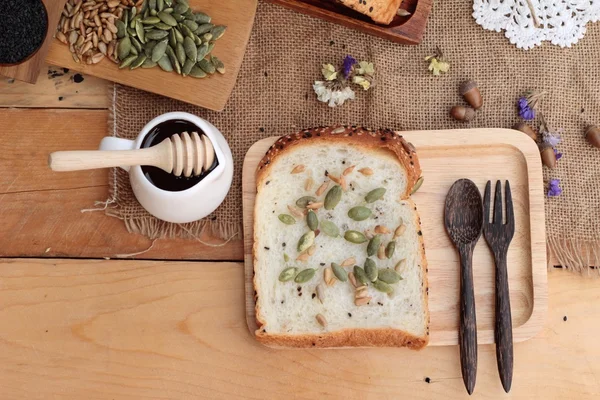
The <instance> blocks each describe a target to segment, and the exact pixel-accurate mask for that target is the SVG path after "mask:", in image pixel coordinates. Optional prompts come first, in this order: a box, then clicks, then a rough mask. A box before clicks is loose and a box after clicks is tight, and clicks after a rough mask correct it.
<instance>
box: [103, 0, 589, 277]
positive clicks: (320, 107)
mask: <svg viewBox="0 0 600 400" xmlns="http://www.w3.org/2000/svg"><path fill="white" fill-rule="evenodd" d="M471 12H472V1H470V0H443V1H436V2H435V5H434V10H433V13H432V15H431V18H430V20H429V24H428V27H427V32H426V35H425V39H424V41H423V43H422V44H421V45H420V46H402V45H397V44H395V43H392V42H389V41H387V40H383V39H378V38H375V37H371V36H368V35H365V34H362V33H359V32H356V31H353V30H350V29H347V28H344V27H341V26H338V25H335V24H331V23H327V22H324V21H322V20H319V19H315V18H311V17H308V16H304V15H301V14H298V13H296V12H293V11H290V10H288V9H286V8H282V7H280V6H277V5H273V4H269V3H265V2H261V3H260V4H259V7H258V12H257V16H256V21H255V25H254V30H253V32H252V36H251V38H250V43H249V44H248V49H247V52H246V56H245V59H244V62H243V66H242V69H241V71H240V74H239V77H238V80H237V85H236V87H235V89H234V91H233V94H232V96H231V99H230V100H229V103H228V104H227V107H226V109H225V110H224V111H223V112H221V113H216V112H210V111H206V110H203V109H200V108H197V107H193V106H190V105H187V104H184V103H180V102H177V101H174V100H171V99H168V98H164V97H160V96H156V95H152V94H148V93H145V92H142V91H138V90H135V89H130V88H127V87H123V86H119V85H116V86H115V89H114V97H113V99H114V104H113V111H114V112H113V113H112V115H113V116H114V130H113V128H112V127H111V132H110V134H114V135H117V136H120V137H125V138H133V137H135V136H136V135H137V134H138V132H139V131H140V129H141V128H142V126H143V125H144V124H145V123H146V122H147V121H149V120H150V119H152V118H154V117H155V116H157V115H159V114H162V113H165V112H168V111H188V112H191V113H194V114H197V115H199V116H201V117H203V118H206V119H208V120H209V121H211V122H212V123H213V124H214V125H215V126H217V127H218V128H219V129H220V130H221V131H222V132H223V133H224V135H225V137H226V138H227V140H228V142H229V144H230V146H231V149H232V151H233V156H234V160H235V173H234V180H233V185H232V189H231V192H230V193H229V195H228V196H227V198H226V200H225V202H224V203H223V204H222V205H221V207H219V209H217V210H216V212H215V213H214V214H213V215H211V216H210V217H209V218H207V219H205V220H203V221H199V222H196V223H192V224H187V225H183V226H181V225H174V224H167V223H164V222H161V221H158V220H157V219H155V218H153V217H152V216H150V215H149V214H148V213H147V212H145V211H144V209H142V207H141V206H140V205H139V204H138V203H137V201H136V200H135V198H134V196H133V194H132V191H131V188H130V187H129V180H128V177H127V174H126V173H124V172H123V171H120V170H116V171H115V175H114V176H113V178H112V179H111V185H112V188H113V191H112V194H113V195H114V197H113V199H112V200H113V201H114V206H115V207H114V208H109V209H108V211H107V212H108V214H109V215H112V216H116V217H119V218H122V219H123V220H124V221H125V223H126V225H127V228H128V229H129V230H130V231H131V232H138V233H141V234H143V235H147V236H149V237H151V238H157V237H165V236H167V237H171V236H187V237H189V236H190V235H194V236H197V235H199V234H200V233H201V232H202V230H208V231H210V232H212V233H213V234H215V235H217V236H218V237H221V238H230V237H231V236H232V235H235V234H238V235H240V236H239V237H241V232H242V212H241V204H242V201H241V179H242V175H241V167H242V160H243V158H244V155H245V153H246V151H247V150H248V148H249V147H250V146H251V145H252V144H253V143H254V142H256V141H257V140H258V139H261V138H263V137H267V136H272V135H282V134H285V133H290V132H293V131H295V130H297V129H301V128H305V127H312V126H319V125H329V124H334V123H345V124H357V125H364V126H368V127H374V128H377V127H389V128H393V129H398V130H419V129H440V128H464V127H466V125H463V124H461V123H459V122H456V121H453V120H452V119H450V118H449V116H448V109H449V108H450V107H451V106H452V105H454V104H457V103H460V102H461V99H460V97H459V95H458V93H457V87H458V85H459V83H460V82H461V81H462V80H464V79H466V78H471V79H474V80H476V81H477V82H478V84H479V86H480V87H481V90H482V94H483V97H484V99H485V104H484V107H483V108H482V109H481V110H480V111H478V113H477V117H476V119H475V120H474V121H473V122H471V124H470V125H469V126H470V127H511V126H512V125H513V124H514V123H515V122H517V121H519V117H518V115H517V111H516V108H515V102H516V100H517V98H518V97H519V96H520V95H521V94H523V92H524V91H526V90H527V89H539V90H545V91H547V92H548V95H547V96H546V98H545V100H544V103H543V112H544V114H545V115H546V117H547V118H546V119H547V121H548V123H549V124H550V125H551V126H553V127H557V128H558V127H560V128H563V129H564V130H565V132H564V134H563V141H562V143H561V144H560V145H559V149H560V150H561V151H562V152H563V153H564V156H563V158H562V159H561V160H560V161H559V163H558V168H557V169H555V170H554V171H548V170H547V169H545V171H544V178H545V181H546V182H547V181H548V179H550V178H558V179H560V180H561V186H562V188H563V190H564V193H563V194H562V195H561V196H559V197H555V198H546V202H545V203H546V222H547V241H548V244H549V249H550V252H551V253H552V255H554V256H555V257H556V259H557V260H558V261H559V262H560V263H561V265H563V266H566V267H568V268H570V269H575V270H588V268H587V266H590V265H600V226H599V225H600V224H599V222H600V188H599V185H600V150H598V149H595V148H592V147H591V146H588V145H587V144H586V142H585V141H584V140H583V129H584V127H585V126H586V125H587V124H588V123H591V122H595V123H596V124H600V73H599V72H598V71H599V66H598V60H599V59H600V58H599V57H600V24H590V25H589V26H588V27H589V29H588V31H587V34H586V36H585V38H583V39H582V40H581V41H580V42H579V43H578V44H577V45H576V46H575V47H574V48H572V49H561V48H559V47H556V46H552V45H549V44H546V45H543V46H542V47H540V48H535V49H533V50H530V51H523V50H519V49H517V48H515V46H513V45H511V44H510V43H509V42H508V41H507V39H506V38H505V37H504V35H503V34H502V33H494V32H489V31H484V30H483V29H482V28H481V27H480V26H478V25H477V24H476V23H475V21H474V20H473V18H472V16H471ZM436 46H439V47H440V48H441V49H442V50H443V52H444V54H445V55H446V57H447V58H448V60H449V61H450V63H451V69H450V72H449V73H448V74H446V75H445V76H442V77H433V76H432V75H430V73H429V72H428V71H427V68H426V67H427V64H426V63H425V61H424V57H425V56H427V55H429V54H433V53H434V49H435V48H436ZM346 54H351V55H353V56H354V57H356V58H358V59H364V60H370V61H372V62H374V64H375V67H376V72H377V86H376V88H375V89H373V90H370V91H369V92H359V91H358V90H357V94H358V96H357V99H356V100H355V101H352V102H349V103H347V104H345V105H344V106H342V107H338V108H334V109H331V108H329V107H327V105H325V104H323V103H320V102H318V101H317V100H316V96H315V94H314V93H313V91H312V87H311V85H312V83H313V82H314V81H315V79H319V78H320V76H321V72H320V70H321V65H322V64H323V63H325V62H331V63H334V64H337V63H339V62H341V60H342V58H343V57H344V55H346ZM198 95H201V93H199V94H198Z"/></svg>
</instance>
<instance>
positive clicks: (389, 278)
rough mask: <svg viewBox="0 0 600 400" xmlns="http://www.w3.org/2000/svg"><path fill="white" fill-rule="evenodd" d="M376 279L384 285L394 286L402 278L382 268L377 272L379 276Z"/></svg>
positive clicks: (390, 270)
mask: <svg viewBox="0 0 600 400" xmlns="http://www.w3.org/2000/svg"><path fill="white" fill-rule="evenodd" d="M377 279H379V280H380V281H383V282H385V283H389V284H394V283H398V282H399V281H400V279H402V277H401V276H400V274H398V273H397V272H396V271H394V270H393V269H390V268H382V269H380V270H379V276H378V278H377Z"/></svg>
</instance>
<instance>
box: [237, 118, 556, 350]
mask: <svg viewBox="0 0 600 400" xmlns="http://www.w3.org/2000/svg"><path fill="white" fill-rule="evenodd" d="M482 130H483V131H485V132H486V134H482V133H481V131H482ZM475 131H479V132H475ZM399 133H401V134H402V135H404V136H409V138H408V139H409V140H410V141H412V142H413V143H414V144H415V146H416V147H417V151H418V150H419V149H422V148H428V149H432V148H439V147H455V146H456V147H458V146H468V147H473V146H477V147H488V146H490V144H494V145H496V146H497V145H501V146H507V147H510V148H512V149H513V150H515V151H517V152H519V153H521V154H522V156H523V157H524V159H525V163H526V169H527V175H528V179H527V182H528V186H529V197H528V200H529V211H530V213H529V221H530V224H529V227H530V232H529V233H530V237H529V238H530V246H531V268H532V273H531V288H532V292H533V305H532V308H531V314H530V315H529V318H528V319H527V321H526V322H525V323H524V324H522V325H520V326H518V327H516V328H513V341H514V342H523V341H526V340H529V339H531V338H532V337H534V336H535V335H537V334H538V333H539V332H540V331H541V329H542V327H543V325H544V322H545V319H546V314H547V308H548V270H547V255H546V247H545V238H546V229H545V226H546V225H545V213H544V207H543V202H542V207H532V199H533V198H536V197H538V198H543V196H544V192H543V175H542V164H541V159H540V157H539V150H538V148H537V146H536V144H535V143H534V142H533V141H532V140H531V138H529V137H528V136H526V135H523V133H522V132H519V131H516V130H513V129H503V128H473V129H450V130H423V131H402V132H399ZM413 135H414V136H413ZM425 136H426V140H427V142H423V143H421V140H424V141H425ZM279 137H280V136H271V137H268V138H264V139H261V140H259V141H257V142H255V143H254V144H253V145H252V146H251V147H250V148H249V149H248V151H247V152H246V157H244V163H243V167H242V193H243V196H242V197H243V199H242V200H243V226H244V286H245V289H246V290H245V294H244V298H245V303H246V304H245V306H246V307H245V308H246V323H247V325H248V329H249V331H250V334H251V335H252V336H254V331H255V329H256V323H255V321H254V318H253V316H254V304H255V303H254V287H253V284H252V274H253V269H254V266H253V257H252V246H253V241H254V240H253V215H254V212H253V210H254V199H255V195H256V188H255V187H256V183H255V182H256V180H255V177H254V171H255V170H256V166H257V164H255V165H249V161H248V154H250V153H251V152H252V151H256V150H255V149H256V148H261V147H263V146H264V149H265V151H266V149H267V148H268V147H269V146H270V145H271V144H272V143H274V142H275V141H276V140H277V139H278V138H279ZM490 138H493V142H491V143H490V141H489V139H490ZM250 168H251V169H250ZM251 172H252V175H251V176H250V177H249V176H248V175H247V174H249V173H251ZM246 193H249V194H252V196H251V197H252V198H251V199H247V196H245V194H246ZM534 221H538V222H536V223H534ZM539 221H541V222H539ZM535 238H542V240H539V239H538V240H535ZM538 259H539V260H538ZM249 299H250V302H251V304H249V301H248V300H249ZM250 318H252V320H250ZM536 320H537V321H541V322H540V323H536V325H533V323H534V321H536ZM493 334H494V332H493V329H489V330H486V331H484V332H481V331H479V332H478V343H479V344H490V343H494V336H493ZM438 336H441V337H440V338H438V339H437V340H434V341H430V342H429V346H448V345H458V341H457V335H456V332H455V331H440V332H438Z"/></svg>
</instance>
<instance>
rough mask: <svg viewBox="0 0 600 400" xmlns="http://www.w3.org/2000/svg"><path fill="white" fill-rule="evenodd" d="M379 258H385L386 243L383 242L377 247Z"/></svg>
mask: <svg viewBox="0 0 600 400" xmlns="http://www.w3.org/2000/svg"><path fill="white" fill-rule="evenodd" d="M377 258H379V259H380V260H385V245H384V244H383V243H381V244H380V245H379V248H378V249H377Z"/></svg>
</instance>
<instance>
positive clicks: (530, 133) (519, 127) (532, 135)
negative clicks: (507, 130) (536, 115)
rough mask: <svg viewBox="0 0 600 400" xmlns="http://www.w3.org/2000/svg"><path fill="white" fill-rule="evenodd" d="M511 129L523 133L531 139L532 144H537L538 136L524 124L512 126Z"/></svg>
mask: <svg viewBox="0 0 600 400" xmlns="http://www.w3.org/2000/svg"><path fill="white" fill-rule="evenodd" d="M512 128H513V129H515V130H517V131H521V132H523V133H524V134H526V135H527V136H529V137H530V138H532V139H533V141H534V142H537V137H538V136H537V133H536V131H534V130H533V128H532V127H530V126H529V125H527V124H526V123H525V122H519V123H518V124H515V125H513V127H512Z"/></svg>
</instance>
